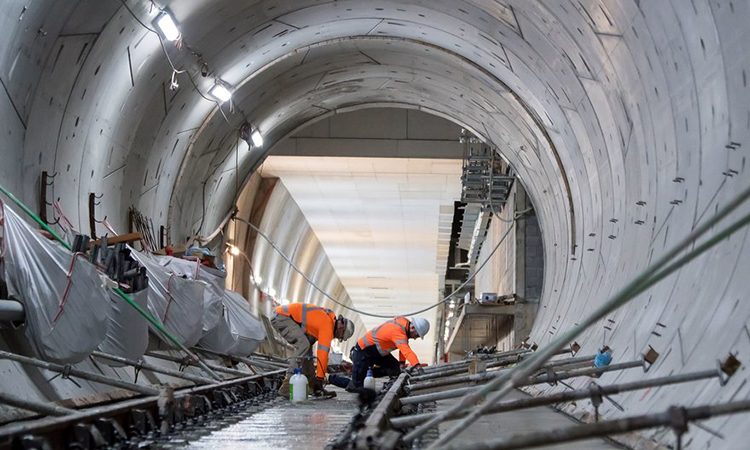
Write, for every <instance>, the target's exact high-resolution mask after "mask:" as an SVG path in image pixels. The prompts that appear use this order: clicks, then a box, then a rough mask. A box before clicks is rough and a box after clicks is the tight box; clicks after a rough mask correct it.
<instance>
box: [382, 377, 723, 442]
mask: <svg viewBox="0 0 750 450" xmlns="http://www.w3.org/2000/svg"><path fill="white" fill-rule="evenodd" d="M720 376H721V373H720V372H719V370H718V369H714V370H704V371H701V372H692V373H685V374H680V375H671V376H667V377H660V378H653V379H651V380H643V381H634V382H631V383H622V384H613V385H610V386H596V385H595V386H592V387H590V388H588V389H576V390H574V391H565V392H560V393H557V394H552V395H546V396H543V397H531V398H522V399H519V400H513V401H508V402H503V403H498V404H497V405H495V406H493V407H492V408H489V409H488V410H487V411H485V412H484V413H483V415H485V414H496V413H502V412H508V411H516V410H519V409H526V408H534V407H537V406H548V405H554V404H557V403H563V402H570V401H574V400H581V399H586V398H592V397H594V396H606V395H614V394H620V393H622V392H629V391H637V390H639V389H647V388H652V387H658V386H668V385H671V384H679V383H688V382H691V381H699V380H706V379H709V378H718V377H720ZM468 414H469V411H463V412H462V413H461V414H459V415H457V416H456V417H453V418H451V419H449V420H454V419H459V418H461V417H465V416H467V415H468ZM437 415H438V413H425V414H414V415H411V416H404V417H396V418H393V419H391V425H393V427H394V428H411V427H414V426H417V425H419V424H422V423H424V422H427V421H428V420H430V419H432V418H434V417H437Z"/></svg>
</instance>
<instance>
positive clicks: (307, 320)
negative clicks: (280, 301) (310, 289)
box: [276, 303, 336, 378]
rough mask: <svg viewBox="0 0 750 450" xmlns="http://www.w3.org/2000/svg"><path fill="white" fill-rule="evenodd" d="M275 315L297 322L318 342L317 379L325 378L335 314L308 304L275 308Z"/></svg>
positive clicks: (293, 304)
mask: <svg viewBox="0 0 750 450" xmlns="http://www.w3.org/2000/svg"><path fill="white" fill-rule="evenodd" d="M276 313H277V314H279V315H282V316H289V317H291V318H292V320H294V321H295V322H297V323H298V324H299V325H300V326H301V327H302V330H303V331H304V332H305V333H307V334H309V335H311V336H313V337H314V338H316V339H317V340H318V352H317V354H316V356H317V357H318V375H317V376H318V377H320V378H323V377H324V376H326V371H327V369H328V353H329V352H330V351H331V341H332V340H333V328H334V327H335V326H336V314H335V313H334V312H333V311H332V310H330V309H328V308H321V307H320V306H315V305H311V304H309V303H290V304H288V305H282V306H279V307H277V308H276Z"/></svg>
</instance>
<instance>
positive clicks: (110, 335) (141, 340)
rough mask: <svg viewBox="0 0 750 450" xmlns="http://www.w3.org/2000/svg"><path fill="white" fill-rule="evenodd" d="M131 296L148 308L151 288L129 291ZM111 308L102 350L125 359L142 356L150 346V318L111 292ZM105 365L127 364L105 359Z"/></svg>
mask: <svg viewBox="0 0 750 450" xmlns="http://www.w3.org/2000/svg"><path fill="white" fill-rule="evenodd" d="M128 296H129V297H130V298H131V299H132V300H133V301H134V302H135V303H137V304H138V306H140V307H141V308H144V309H146V308H147V307H148V290H143V291H140V292H136V293H132V294H128ZM109 299H110V302H111V303H110V305H111V309H110V311H109V328H108V329H107V337H106V338H105V339H104V342H102V343H101V344H99V351H100V352H103V353H108V354H110V355H115V356H120V357H122V358H130V359H136V360H137V359H139V358H140V357H141V356H143V354H144V353H145V352H146V347H148V321H147V320H146V318H145V317H143V316H142V315H141V314H140V313H139V312H138V311H136V309H135V308H133V307H132V306H131V305H130V304H129V303H128V302H127V301H125V299H124V298H122V297H120V296H119V295H117V294H115V293H114V292H111V291H110V293H109ZM102 362H104V363H105V364H107V365H109V366H113V367H122V366H123V364H121V363H118V362H115V361H111V360H108V359H106V360H102Z"/></svg>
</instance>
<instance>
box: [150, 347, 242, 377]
mask: <svg viewBox="0 0 750 450" xmlns="http://www.w3.org/2000/svg"><path fill="white" fill-rule="evenodd" d="M146 356H150V357H152V358H157V359H163V360H164V361H171V362H176V363H178V364H183V365H188V366H193V367H198V364H197V363H196V362H195V361H189V360H186V359H185V358H178V357H176V356H171V355H161V354H159V353H154V352H146ZM203 364H205V365H206V366H208V367H209V368H211V369H212V370H215V371H217V372H223V373H226V374H229V375H234V376H238V377H246V376H248V375H249V374H248V373H247V372H243V371H241V370H237V369H230V368H229V367H222V366H217V365H216V364H209V363H203Z"/></svg>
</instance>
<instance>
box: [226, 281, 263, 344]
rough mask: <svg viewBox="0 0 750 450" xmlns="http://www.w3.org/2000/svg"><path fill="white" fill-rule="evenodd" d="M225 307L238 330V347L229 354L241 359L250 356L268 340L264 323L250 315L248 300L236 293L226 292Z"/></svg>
mask: <svg viewBox="0 0 750 450" xmlns="http://www.w3.org/2000/svg"><path fill="white" fill-rule="evenodd" d="M224 306H225V307H226V309H227V312H228V315H229V318H230V322H231V323H233V324H234V326H235V329H236V330H237V345H236V346H235V347H234V348H233V349H231V350H230V351H229V352H228V353H229V354H230V355H234V356H241V357H246V356H250V353H252V352H254V351H255V350H256V349H257V348H258V346H259V345H260V343H261V342H263V340H264V339H265V338H266V330H265V328H263V323H262V322H261V321H260V320H259V319H258V318H256V317H255V316H253V315H252V314H250V309H249V305H248V303H247V300H246V299H245V297H243V296H241V295H240V294H238V293H236V292H232V291H225V295H224Z"/></svg>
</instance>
